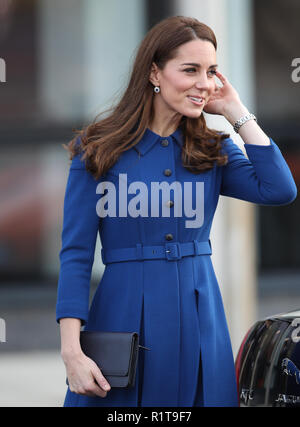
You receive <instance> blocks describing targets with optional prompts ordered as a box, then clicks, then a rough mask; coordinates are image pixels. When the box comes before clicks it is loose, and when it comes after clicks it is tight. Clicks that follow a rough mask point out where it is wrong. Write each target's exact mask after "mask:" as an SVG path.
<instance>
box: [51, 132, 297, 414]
mask: <svg viewBox="0 0 300 427" xmlns="http://www.w3.org/2000/svg"><path fill="white" fill-rule="evenodd" d="M270 142H271V145H269V146H259V145H252V144H245V148H246V151H247V154H248V157H249V160H248V159H247V158H246V157H245V156H244V154H243V152H242V151H241V150H240V149H239V148H238V146H237V145H236V144H234V143H233V141H232V140H231V139H226V140H225V141H224V145H223V148H224V150H225V151H224V152H226V153H227V154H228V160H229V161H228V164H227V165H225V166H222V167H218V166H216V165H215V166H214V168H212V169H211V170H209V171H206V172H204V173H201V174H193V173H191V172H189V171H188V170H187V169H185V168H184V167H183V166H182V162H181V147H182V143H183V137H182V133H181V130H180V129H177V130H176V131H175V132H174V133H173V134H172V135H170V136H169V137H161V136H159V135H157V134H156V133H154V132H152V131H151V130H150V129H147V130H146V132H145V134H144V136H143V138H142V139H141V140H140V141H139V142H138V143H137V145H136V146H135V147H133V148H131V149H129V150H127V151H126V152H124V153H122V155H121V157H120V158H119V160H118V161H117V162H116V163H115V164H114V165H113V167H112V168H111V169H109V171H108V172H107V173H106V174H105V176H103V177H101V178H100V179H99V180H95V179H94V178H93V177H92V175H91V174H90V173H89V172H87V171H86V169H85V165H84V162H83V161H82V159H81V158H80V154H78V155H77V156H76V157H75V158H74V159H73V160H72V164H71V167H70V171H69V176H68V181H67V186H66V193H65V199H64V220H63V231H62V248H61V251H60V255H59V256H60V262H61V267H60V273H59V282H58V295H57V306H56V310H57V312H56V319H57V321H59V319H60V318H62V317H75V318H80V319H82V321H83V323H84V324H85V327H86V329H89V330H102V331H137V332H139V333H140V336H141V342H140V343H141V344H142V345H144V346H146V347H148V348H150V351H147V350H140V356H139V361H138V369H137V378H136V385H135V387H134V388H132V389H116V388H112V389H111V390H110V391H109V392H108V394H107V396H106V397H105V398H101V397H94V398H92V397H87V396H82V395H77V394H75V393H73V392H70V390H69V389H68V390H67V394H66V399H65V403H64V405H65V406H107V407H110V406H119V407H120V406H153V407H158V406H173V407H180V406H188V407H191V406H237V405H238V403H237V402H238V399H237V387H236V379H235V371H234V360H233V355H232V349H231V343H230V337H229V334H228V328H227V323H226V318H225V315H224V309H223V303H222V299H221V295H220V291H219V286H218V283H217V279H216V276H215V273H214V269H213V265H212V262H211V256H210V255H211V253H212V250H211V244H210V240H209V237H210V229H211V225H212V220H213V217H214V213H215V210H216V207H217V203H218V199H219V196H220V195H223V196H230V197H234V198H238V199H241V200H246V201H249V202H253V203H257V204H262V205H285V204H288V203H291V202H292V201H293V200H294V199H295V198H296V195H297V188H296V185H295V182H294V180H293V177H292V175H291V172H290V170H289V167H288V165H287V163H286V162H285V160H284V158H283V156H282V154H281V152H280V150H279V148H278V146H277V145H276V144H275V142H274V141H273V140H272V139H271V138H270ZM119 174H126V175H121V177H122V179H123V181H122V180H120V181H119V178H120V177H119ZM125 178H126V179H127V186H128V187H129V185H130V184H132V185H133V190H132V191H131V193H130V192H129V191H128V194H127V198H128V200H127V206H128V209H129V202H130V200H133V201H134V199H133V198H134V197H137V196H136V195H137V194H138V193H139V190H138V191H137V190H136V189H134V188H136V187H134V185H136V182H137V181H139V182H142V183H144V184H143V185H144V190H145V186H146V187H147V190H148V199H147V197H145V196H144V199H143V200H140V203H139V204H137V205H136V209H139V208H142V205H143V209H144V210H143V211H142V212H143V213H141V215H139V216H138V213H137V216H134V214H133V213H132V212H134V210H132V209H131V214H130V215H129V214H127V215H124V213H123V216H122V215H121V214H120V215H119V207H120V212H121V211H122V209H124V203H123V202H122V201H120V200H119V198H118V195H119V185H124V182H125V181H124V179H125ZM104 181H109V182H111V183H113V184H114V186H115V188H116V216H112V215H110V216H106V217H104V216H103V215H102V216H101V215H99V212H100V211H99V200H100V199H101V197H104V196H103V194H101V193H100V190H99V188H100V187H99V185H98V184H100V183H103V182H104ZM161 181H166V182H167V183H169V184H171V183H172V182H174V181H177V182H179V183H180V184H179V185H181V184H182V189H183V184H184V182H190V183H192V184H191V185H192V187H191V188H192V193H189V194H190V197H192V200H193V205H192V206H193V207H194V208H195V206H196V192H197V194H198V196H197V197H199V196H200V201H201V203H202V214H201V215H202V216H201V215H200V219H199V223H198V226H197V227H196V228H195V223H194V227H193V226H187V223H186V221H187V220H191V215H190V214H189V212H187V214H185V210H184V208H183V209H182V216H179V215H178V216H176V215H175V213H174V212H175V208H177V209H178V207H179V206H178V205H179V204H180V205H181V204H182V206H183V204H184V202H183V200H184V198H183V197H182V200H181V201H180V199H178V198H177V199H176V197H175V192H172V191H171V192H170V196H169V197H170V200H171V201H173V202H174V205H173V206H170V204H167V208H166V207H165V208H164V209H168V210H169V214H170V215H169V217H168V216H166V214H162V211H159V216H156V217H155V216H152V217H151V210H150V207H151V203H152V205H155V204H156V205H160V207H161V209H162V205H164V206H166V203H165V201H163V200H162V199H160V200H159V202H157V201H156V203H155V198H154V197H153V199H152V198H151V194H152V192H151V191H150V190H151V185H150V183H151V182H161ZM197 182H198V187H197V186H196V183H197ZM201 182H202V183H204V184H201V185H200V184H199V183H201ZM125 184H126V182H125ZM203 190H204V191H203ZM144 194H145V192H144ZM201 197H202V199H201ZM97 202H98V204H97ZM146 202H149V203H148V206H147V204H146V205H145V203H146ZM122 203H123V207H121V204H122ZM145 206H146V207H145ZM106 207H107V206H106ZM131 208H132V206H131ZM122 212H123V211H122ZM165 212H166V211H165ZM145 213H146V214H148V216H146V214H145ZM98 231H99V234H100V239H101V243H102V248H103V249H102V253H101V255H102V260H103V262H104V263H105V269H104V273H103V276H102V278H101V280H100V282H99V286H98V288H97V291H96V293H95V295H94V297H93V300H92V304H91V307H90V308H89V284H90V277H91V269H92V265H93V261H94V251H95V243H96V237H97V233H98ZM183 243H185V244H183ZM124 248H130V249H124ZM96 256H97V257H100V254H97V255H96Z"/></svg>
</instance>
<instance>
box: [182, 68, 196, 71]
mask: <svg viewBox="0 0 300 427" xmlns="http://www.w3.org/2000/svg"><path fill="white" fill-rule="evenodd" d="M183 71H186V72H189V71H196V68H186V69H185V70H183Z"/></svg>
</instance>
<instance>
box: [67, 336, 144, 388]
mask: <svg viewBox="0 0 300 427" xmlns="http://www.w3.org/2000/svg"><path fill="white" fill-rule="evenodd" d="M80 345H81V348H82V351H83V352H84V354H85V355H86V356H88V357H89V358H90V359H92V360H93V361H94V362H95V363H96V364H97V365H98V367H99V368H100V370H101V372H102V374H103V376H104V377H105V378H106V379H107V381H108V382H109V384H110V386H111V387H122V388H130V387H134V385H135V378H136V368H137V362H138V352H139V348H144V349H146V350H149V349H148V348H147V347H143V346H141V345H139V335H138V333H137V332H100V331H81V332H80ZM67 384H68V381H67Z"/></svg>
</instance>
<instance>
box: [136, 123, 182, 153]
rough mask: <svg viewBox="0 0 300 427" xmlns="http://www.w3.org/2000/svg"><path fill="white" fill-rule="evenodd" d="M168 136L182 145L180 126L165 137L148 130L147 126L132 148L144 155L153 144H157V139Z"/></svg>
mask: <svg viewBox="0 0 300 427" xmlns="http://www.w3.org/2000/svg"><path fill="white" fill-rule="evenodd" d="M170 138H172V139H173V140H174V141H176V142H177V144H178V145H179V147H182V146H183V133H182V130H181V129H180V128H177V129H176V130H175V132H173V133H172V134H171V135H169V136H167V137H163V136H160V135H158V134H157V133H155V132H153V131H152V130H150V129H149V128H147V129H146V131H145V133H144V135H143V137H142V139H141V140H140V141H139V142H138V143H137V144H135V146H134V147H133V148H134V149H136V150H138V152H139V153H140V154H141V155H142V156H144V155H145V154H146V153H147V152H148V151H149V150H150V149H151V148H152V147H153V145H154V144H157V143H158V142H159V141H162V140H163V139H168V140H170Z"/></svg>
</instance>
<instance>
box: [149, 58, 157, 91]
mask: <svg viewBox="0 0 300 427" xmlns="http://www.w3.org/2000/svg"><path fill="white" fill-rule="evenodd" d="M149 80H150V82H151V83H152V84H153V85H154V86H159V69H158V66H157V65H156V64H155V62H152V67H151V72H150V77H149Z"/></svg>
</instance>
